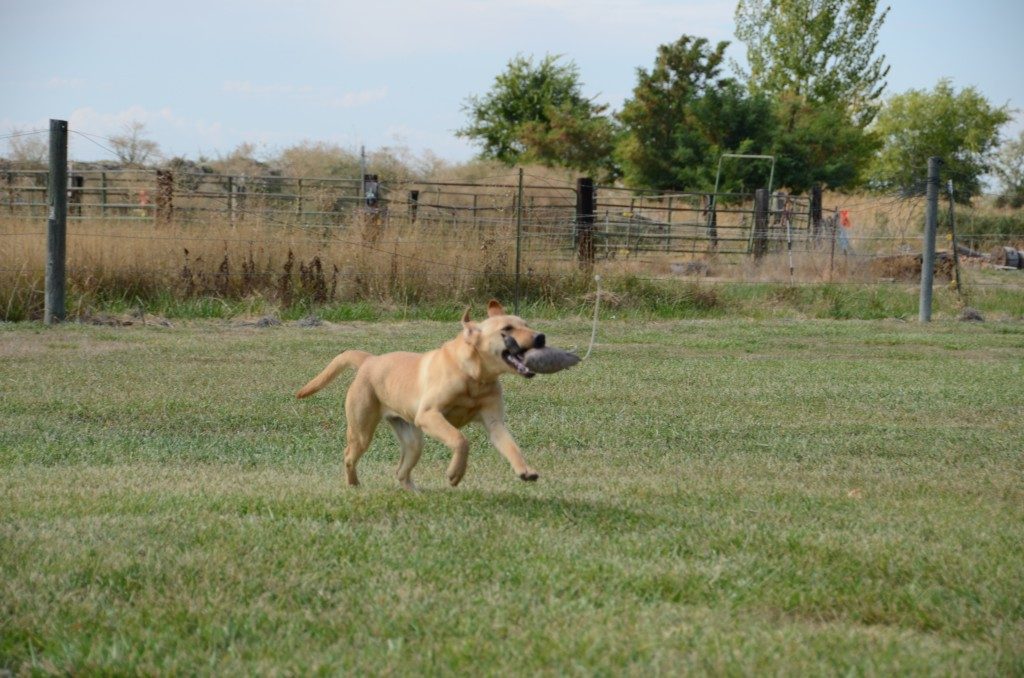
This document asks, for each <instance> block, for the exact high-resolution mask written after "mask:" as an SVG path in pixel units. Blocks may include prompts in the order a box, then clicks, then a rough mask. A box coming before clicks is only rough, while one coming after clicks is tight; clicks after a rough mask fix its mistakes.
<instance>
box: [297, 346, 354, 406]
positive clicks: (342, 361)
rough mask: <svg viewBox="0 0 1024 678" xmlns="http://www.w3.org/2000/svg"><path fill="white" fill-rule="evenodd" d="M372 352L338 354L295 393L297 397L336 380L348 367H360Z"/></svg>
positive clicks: (307, 394)
mask: <svg viewBox="0 0 1024 678" xmlns="http://www.w3.org/2000/svg"><path fill="white" fill-rule="evenodd" d="M371 355H372V354H370V353H367V352H366V351H345V352H344V353H342V354H341V355H339V356H337V357H336V358H335V359H334V360H332V361H331V362H330V363H329V364H328V365H327V367H325V368H324V369H323V371H322V372H321V373H320V374H318V375H316V376H315V377H313V379H312V380H311V381H310V382H309V383H308V384H306V385H305V386H303V387H302V388H301V389H299V392H298V393H296V394H295V397H296V398H305V397H306V396H311V395H313V394H314V393H316V392H317V391H319V390H320V389H322V388H323V387H324V386H327V384H329V383H331V382H332V381H334V378H335V377H336V376H338V373H339V372H341V371H342V370H343V369H345V368H346V367H354V368H356V369H358V368H359V366H360V365H362V364H363V361H364V360H366V359H367V358H369V357H370V356H371Z"/></svg>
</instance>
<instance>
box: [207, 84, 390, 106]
mask: <svg viewBox="0 0 1024 678" xmlns="http://www.w3.org/2000/svg"><path fill="white" fill-rule="evenodd" d="M221 89H222V90H223V91H224V93H226V94H236V95H239V96H244V97H276V98H282V97H283V98H288V99H292V100H295V101H301V102H304V103H307V104H311V105H314V106H323V107H328V108H358V107H360V106H366V105H368V104H372V103H374V102H375V101H380V100H382V99H384V98H386V97H387V94H388V88H387V87H375V88H373V89H363V90H356V91H352V92H340V93H339V92H338V91H337V89H336V88H334V87H313V86H312V85H292V84H258V83H253V82H250V81H248V80H225V81H224V84H223V86H222V87H221Z"/></svg>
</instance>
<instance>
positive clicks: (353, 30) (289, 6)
mask: <svg viewBox="0 0 1024 678" xmlns="http://www.w3.org/2000/svg"><path fill="white" fill-rule="evenodd" d="M735 4H736V3H735V2H734V1H732V0H730V1H728V2H711V1H707V2H672V1H669V0H634V1H627V0H594V1H592V2H571V1H569V0H515V1H514V2H512V1H506V0H493V1H486V0H433V1H432V2H409V1H402V0H373V1H372V2H371V1H367V2H351V1H349V0H338V1H335V2H330V1H327V0H307V1H295V2H283V1H277V2H270V1H265V0H245V2H241V1H238V0H206V1H205V2H197V1H195V0H170V1H168V0H163V1H161V2H151V1H149V0H139V1H133V2H112V1H104V0H94V1H91V2H81V1H79V2H62V1H59V0H56V1H52V2H48V3H42V2H38V0H30V1H26V0H0V135H3V134H6V133H9V132H10V131H11V130H12V129H21V130H27V129H44V128H46V127H47V120H48V119H50V118H63V119H67V120H68V121H69V125H70V127H71V129H74V130H79V131H82V132H87V133H91V134H96V135H101V136H110V135H113V134H118V133H120V132H121V131H122V130H123V127H124V125H125V124H126V123H128V122H130V121H134V120H137V121H140V122H142V123H144V124H145V126H146V135H147V137H148V138H151V139H153V140H154V141H156V142H158V143H159V144H160V147H161V150H162V152H163V153H164V155H166V156H172V155H186V156H189V157H193V158H194V157H197V156H198V155H200V154H205V155H206V156H209V157H216V156H217V155H226V154H227V153H229V152H230V151H231V150H232V149H233V148H235V147H236V146H237V145H238V144H240V143H243V142H251V143H254V144H256V145H257V147H258V149H259V151H260V153H263V154H268V155H269V154H273V153H275V152H277V151H279V150H280V149H282V148H285V147H287V146H290V145H293V144H296V143H299V142H302V141H304V140H308V141H325V142H331V143H337V144H339V145H341V146H343V147H346V148H350V149H353V150H355V149H357V148H358V147H359V145H360V144H365V145H366V147H367V148H368V149H373V148H379V147H382V146H403V147H407V148H408V149H410V150H411V151H412V152H413V153H415V154H418V155H419V154H423V153H425V152H427V151H429V152H432V153H433V154H434V155H436V156H438V157H440V158H443V159H446V160H451V161H463V160H467V159H469V158H470V157H471V156H472V155H473V154H474V151H475V149H474V147H473V146H472V145H471V144H470V143H468V142H467V141H465V140H462V139H459V138H457V137H456V136H455V134H454V131H455V130H456V129H458V128H459V127H460V126H462V125H463V124H464V123H465V121H466V116H465V113H464V111H463V109H462V106H463V103H464V101H465V98H466V97H467V96H468V95H470V94H483V93H485V92H486V91H487V90H488V89H489V88H490V86H491V84H492V82H493V79H494V76H495V75H496V74H498V73H499V72H500V71H502V70H503V69H504V67H505V65H506V64H507V63H508V61H509V59H511V58H512V57H514V56H515V55H516V54H518V53H522V54H525V55H535V56H538V57H539V56H542V55H544V54H547V53H552V54H563V55H565V57H566V58H567V59H571V60H573V61H575V62H576V64H577V65H578V66H579V69H580V75H581V79H582V81H583V83H584V91H585V93H586V94H588V95H589V96H596V98H597V99H598V100H599V101H601V102H603V103H607V104H610V105H611V107H612V108H613V109H615V108H618V107H620V106H621V104H622V101H623V100H624V99H625V98H626V97H628V96H629V94H630V92H631V90H632V87H633V85H634V84H635V80H636V77H635V69H636V68H637V67H638V66H642V67H645V68H649V67H650V66H651V64H652V62H653V60H654V55H655V50H656V48H657V46H658V45H659V44H663V43H667V42H671V41H673V40H675V39H676V38H678V37H679V35H681V34H683V33H689V34H693V35H699V36H704V37H707V38H709V39H711V40H713V41H717V40H730V41H733V42H734V44H733V46H732V47H731V48H730V49H731V54H732V56H733V57H734V58H738V59H742V57H743V49H742V45H739V44H738V43H736V42H735V38H734V36H733V28H734V27H733V12H734V10H735ZM892 4H893V8H892V11H891V12H890V14H889V18H888V20H887V21H886V23H885V25H884V27H883V29H882V33H881V44H880V46H879V51H880V52H881V53H883V54H885V55H886V57H887V62H888V63H889V65H890V66H891V72H890V75H889V78H888V82H889V88H888V90H887V91H888V93H898V92H902V91H905V90H907V89H910V88H931V87H933V86H934V85H935V84H936V82H937V81H938V80H939V79H940V78H942V77H949V78H951V79H952V81H953V83H954V85H955V86H956V87H958V88H959V87H964V86H967V85H973V86H975V87H977V88H978V89H979V90H980V91H981V92H982V93H983V94H984V95H985V96H986V97H988V98H989V100H990V101H991V102H992V103H994V104H1000V105H1001V104H1009V105H1010V106H1011V107H1012V108H1015V109H1017V108H1024V70H1022V66H1024V40H1022V39H1021V37H1020V30H1021V27H1024V2H1021V1H1020V0H1005V1H996V0H977V1H976V2H971V3H966V2H952V1H942V0H931V1H928V2H925V1H924V0H894V1H893V2H892ZM1022 128H1024V116H1022V114H1021V113H1020V112H1017V113H1016V114H1015V119H1014V121H1013V122H1012V123H1011V124H1010V125H1008V126H1007V128H1006V129H1005V133H1006V134H1007V135H1016V134H1017V133H1018V132H1019V131H1020V130H1021V129H1022ZM5 143H6V142H4V141H0V153H2V152H3V151H4V150H6V148H5V147H4V146H3V144H5ZM70 154H71V157H72V158H73V159H76V160H96V159H102V158H105V157H108V156H107V154H106V153H105V152H104V151H103V150H102V149H100V148H98V147H97V146H95V145H93V144H91V143H89V142H88V141H86V140H85V139H83V138H81V137H76V136H72V138H71V148H70Z"/></svg>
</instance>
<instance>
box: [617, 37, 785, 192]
mask: <svg viewBox="0 0 1024 678" xmlns="http://www.w3.org/2000/svg"><path fill="white" fill-rule="evenodd" d="M727 46H728V43H727V42H719V43H718V44H717V45H715V46H714V47H712V46H711V45H710V43H709V42H708V41H707V40H706V39H705V38H697V37H693V36H689V35H683V36H682V37H680V38H679V39H678V40H677V41H675V42H674V43H671V44H667V45H661V46H659V47H658V54H657V57H656V58H655V63H654V67H653V68H652V69H651V71H650V72H648V71H647V70H645V69H643V68H638V69H637V85H636V87H635V88H634V89H633V96H632V98H631V99H629V100H627V101H626V103H625V104H624V106H623V108H622V111H621V112H620V113H619V114H618V118H619V121H620V123H621V125H622V134H621V136H620V139H619V142H618V144H617V146H616V158H617V159H618V160H619V162H620V164H621V168H622V172H623V176H624V178H625V180H626V182H627V183H629V184H631V185H634V186H647V187H653V188H659V189H665V190H701V189H708V188H711V186H712V185H713V184H714V173H715V169H716V166H717V162H718V158H719V156H720V155H721V154H722V153H724V152H741V153H742V152H755V153H756V152H760V151H761V150H762V149H763V148H764V147H765V146H767V145H768V144H769V143H770V139H771V128H772V125H773V121H772V110H771V104H770V102H769V101H768V100H767V99H765V98H764V97H762V96H760V95H750V94H748V93H747V92H746V91H745V90H744V88H743V87H742V86H741V85H740V84H739V83H737V82H736V81H735V80H734V79H732V78H728V77H724V76H723V75H722V72H721V71H722V63H723V60H724V58H725V49H726V47H727ZM747 171H748V173H749V171H751V170H750V168H748V170H747ZM733 180H734V181H735V182H738V183H740V184H742V183H745V182H746V181H749V180H750V177H749V176H746V175H741V176H734V177H733Z"/></svg>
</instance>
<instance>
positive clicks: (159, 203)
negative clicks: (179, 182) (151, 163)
mask: <svg viewBox="0 0 1024 678" xmlns="http://www.w3.org/2000/svg"><path fill="white" fill-rule="evenodd" d="M173 213H174V174H172V173H171V171H170V170H159V169H158V170H157V171H156V223H157V224H168V223H170V222H171V217H172V216H173Z"/></svg>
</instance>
